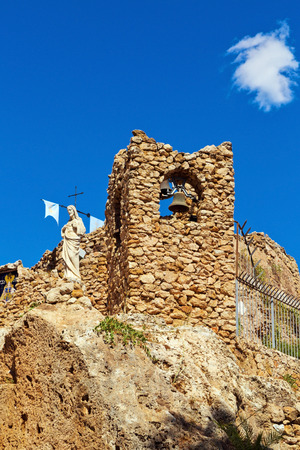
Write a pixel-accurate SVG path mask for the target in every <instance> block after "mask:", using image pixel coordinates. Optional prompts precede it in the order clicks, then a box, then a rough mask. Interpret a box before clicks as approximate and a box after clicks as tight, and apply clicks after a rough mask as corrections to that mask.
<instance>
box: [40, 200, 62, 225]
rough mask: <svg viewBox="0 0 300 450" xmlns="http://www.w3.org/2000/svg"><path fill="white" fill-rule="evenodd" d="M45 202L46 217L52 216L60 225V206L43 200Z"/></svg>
mask: <svg viewBox="0 0 300 450" xmlns="http://www.w3.org/2000/svg"><path fill="white" fill-rule="evenodd" d="M43 202H44V203H45V217H47V216H52V217H54V219H55V220H56V222H57V225H58V217H59V204H58V203H53V202H48V201H47V200H44V199H43Z"/></svg>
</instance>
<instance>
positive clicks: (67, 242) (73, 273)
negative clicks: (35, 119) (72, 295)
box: [61, 205, 85, 281]
mask: <svg viewBox="0 0 300 450" xmlns="http://www.w3.org/2000/svg"><path fill="white" fill-rule="evenodd" d="M67 210H68V213H69V216H70V219H69V221H68V222H67V223H66V225H64V226H63V227H62V230H61V235H62V237H63V250H62V257H63V260H64V264H65V271H64V278H67V279H69V280H74V281H80V280H81V278H80V273H79V248H80V247H79V246H80V241H81V238H82V236H83V235H84V233H85V226H84V225H83V222H82V219H81V218H80V217H79V216H78V212H77V210H76V208H75V206H73V205H70V206H68V208H67Z"/></svg>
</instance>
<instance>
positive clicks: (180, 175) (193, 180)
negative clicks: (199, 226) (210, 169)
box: [160, 169, 202, 222]
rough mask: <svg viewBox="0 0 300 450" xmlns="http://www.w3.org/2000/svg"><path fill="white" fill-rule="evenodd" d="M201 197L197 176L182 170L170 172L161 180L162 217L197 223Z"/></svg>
mask: <svg viewBox="0 0 300 450" xmlns="http://www.w3.org/2000/svg"><path fill="white" fill-rule="evenodd" d="M201 197H202V188H201V183H200V180H199V179H198V177H197V176H196V175H195V174H193V173H190V172H188V171H184V170H180V169H179V170H178V169H177V170H174V171H170V172H168V173H167V174H165V175H164V177H163V178H162V179H161V184H160V216H161V217H162V218H163V217H168V216H170V217H174V216H175V217H176V218H177V219H182V220H185V221H193V222H197V221H198V209H199V202H200V201H201ZM170 207H171V210H170ZM185 209H186V211H185ZM176 210H178V211H176Z"/></svg>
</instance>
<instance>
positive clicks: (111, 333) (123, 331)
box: [94, 317, 154, 359]
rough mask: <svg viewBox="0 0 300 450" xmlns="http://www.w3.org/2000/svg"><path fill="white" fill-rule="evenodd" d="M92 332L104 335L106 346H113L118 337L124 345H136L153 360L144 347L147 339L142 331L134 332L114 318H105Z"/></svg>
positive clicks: (147, 349)
mask: <svg viewBox="0 0 300 450" xmlns="http://www.w3.org/2000/svg"><path fill="white" fill-rule="evenodd" d="M94 330H95V331H96V333H97V334H102V333H105V336H104V341H105V342H106V343H107V344H110V345H112V346H113V345H115V344H116V341H115V337H116V336H119V337H120V338H121V339H122V343H123V344H124V345H127V344H131V345H133V346H135V345H137V346H139V347H141V348H142V349H143V350H144V351H145V353H146V355H147V356H148V357H149V358H151V359H154V358H153V357H152V356H151V353H150V350H149V348H148V347H147V345H146V342H147V338H146V337H145V335H144V333H143V332H142V331H138V330H135V329H134V328H133V327H132V326H131V325H128V324H126V323H124V322H120V321H118V320H117V319H115V318H114V317H106V318H105V319H104V320H102V321H101V322H100V323H99V325H97V326H96V327H95V328H94Z"/></svg>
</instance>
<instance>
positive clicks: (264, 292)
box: [236, 222, 300, 358]
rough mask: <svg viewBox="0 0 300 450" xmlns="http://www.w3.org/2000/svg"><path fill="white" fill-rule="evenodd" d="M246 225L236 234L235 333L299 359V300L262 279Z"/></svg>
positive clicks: (238, 229) (240, 227)
mask: <svg viewBox="0 0 300 450" xmlns="http://www.w3.org/2000/svg"><path fill="white" fill-rule="evenodd" d="M245 224H246V222H245V223H244V225H243V226H240V225H239V224H238V223H237V233H236V333H237V335H238V336H242V337H243V338H245V339H247V340H251V341H254V342H258V343H262V344H264V345H265V346H267V347H269V348H274V349H276V350H279V351H280V352H282V353H285V354H287V355H290V356H293V357H295V358H300V299H299V298H296V297H294V296H293V295H290V294H287V293H285V292H284V291H282V290H280V289H278V288H277V287H275V286H273V285H271V284H267V283H264V282H262V281H261V280H260V275H261V272H260V271H259V270H258V268H259V262H260V261H258V262H257V263H256V264H254V260H253V254H254V252H255V249H254V250H252V248H251V243H252V239H251V237H250V236H249V231H250V229H249V230H248V231H247V232H246V233H244V231H243V230H244V226H245Z"/></svg>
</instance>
